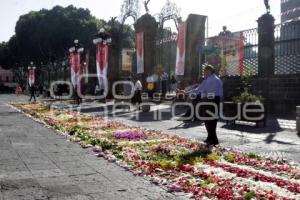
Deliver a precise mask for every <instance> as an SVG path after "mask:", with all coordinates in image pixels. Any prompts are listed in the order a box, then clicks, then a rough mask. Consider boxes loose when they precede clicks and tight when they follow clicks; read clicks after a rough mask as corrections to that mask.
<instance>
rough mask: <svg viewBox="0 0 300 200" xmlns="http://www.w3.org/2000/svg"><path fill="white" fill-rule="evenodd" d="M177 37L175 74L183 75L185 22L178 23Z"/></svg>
mask: <svg viewBox="0 0 300 200" xmlns="http://www.w3.org/2000/svg"><path fill="white" fill-rule="evenodd" d="M178 27H179V30H178V39H177V55H176V75H178V76H183V75H184V68H185V52H186V27H187V24H186V22H181V23H179V25H178Z"/></svg>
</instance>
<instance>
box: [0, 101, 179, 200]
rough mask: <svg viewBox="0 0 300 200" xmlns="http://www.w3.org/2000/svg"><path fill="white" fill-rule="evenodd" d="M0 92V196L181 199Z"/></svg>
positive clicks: (74, 199) (73, 199) (0, 199)
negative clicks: (46, 124)
mask: <svg viewBox="0 0 300 200" xmlns="http://www.w3.org/2000/svg"><path fill="white" fill-rule="evenodd" d="M10 100H13V101H15V100H22V101H24V100H26V97H19V98H16V97H15V96H14V95H0V152H1V153H0V200H15V199H16V200H21V199H22V200H23V199H24V200H25V199H26V200H31V199H36V200H37V199H39V200H43V199H58V200H64V199H69V200H77V199H78V200H79V199H80V200H86V199H87V200H106V199H107V200H112V199H134V200H135V199H185V197H183V196H180V195H179V196H174V195H172V194H169V193H167V192H166V191H165V190H164V189H163V188H161V187H158V186H155V185H153V184H151V183H150V182H149V181H147V180H145V179H143V178H141V177H136V176H134V175H132V174H131V173H130V172H127V171H125V170H123V169H121V168H120V167H118V166H116V165H115V164H113V163H109V162H108V161H106V160H104V159H102V158H97V157H96V156H94V155H93V153H92V152H91V150H84V149H82V148H81V147H80V146H79V145H77V144H75V143H72V142H68V141H67V140H66V139H65V138H64V137H63V136H60V135H58V134H56V133H55V132H54V131H53V130H50V129H47V128H45V127H44V126H43V125H41V124H39V123H36V122H35V121H33V120H31V119H29V118H27V117H26V116H24V115H23V114H21V113H19V112H17V111H15V110H14V109H12V108H10V107H9V106H7V105H6V103H7V102H8V101H10Z"/></svg>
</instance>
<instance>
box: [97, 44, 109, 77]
mask: <svg viewBox="0 0 300 200" xmlns="http://www.w3.org/2000/svg"><path fill="white" fill-rule="evenodd" d="M96 59H97V73H98V74H101V75H105V76H106V75H107V69H108V45H103V44H98V45H97V46H96Z"/></svg>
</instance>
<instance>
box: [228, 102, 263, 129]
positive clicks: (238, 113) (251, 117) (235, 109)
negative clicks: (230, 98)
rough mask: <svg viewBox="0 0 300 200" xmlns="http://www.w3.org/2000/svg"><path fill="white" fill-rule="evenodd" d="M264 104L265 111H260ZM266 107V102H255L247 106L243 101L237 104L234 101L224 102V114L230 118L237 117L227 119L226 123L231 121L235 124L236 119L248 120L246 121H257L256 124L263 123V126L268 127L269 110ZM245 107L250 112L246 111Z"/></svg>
mask: <svg viewBox="0 0 300 200" xmlns="http://www.w3.org/2000/svg"><path fill="white" fill-rule="evenodd" d="M262 106H263V108H264V109H263V111H258V110H260V109H261V108H262ZM239 107H240V110H239ZM265 108H266V106H265V104H259V103H258V104H255V103H254V104H251V105H248V106H246V107H245V104H243V103H240V104H237V103H234V102H224V103H223V115H224V116H225V117H229V118H233V117H235V119H233V120H228V119H225V121H226V124H229V123H230V122H233V123H234V124H235V122H236V121H246V122H254V123H256V126H259V125H260V124H261V125H262V126H263V127H266V119H267V112H266V109H265ZM245 109H247V111H248V112H246V110H245ZM249 110H250V111H249ZM251 110H253V111H251ZM262 115H263V117H262ZM255 118H256V119H255Z"/></svg>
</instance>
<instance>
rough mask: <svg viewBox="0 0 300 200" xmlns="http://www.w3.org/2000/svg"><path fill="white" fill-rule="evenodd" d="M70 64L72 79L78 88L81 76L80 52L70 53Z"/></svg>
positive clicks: (74, 85)
mask: <svg viewBox="0 0 300 200" xmlns="http://www.w3.org/2000/svg"><path fill="white" fill-rule="evenodd" d="M70 64H71V80H72V84H73V87H74V88H76V87H77V86H78V85H79V76H80V54H79V53H75V52H73V53H71V54H70Z"/></svg>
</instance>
